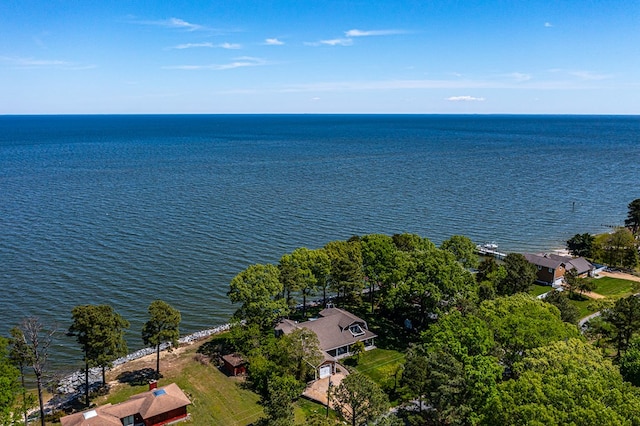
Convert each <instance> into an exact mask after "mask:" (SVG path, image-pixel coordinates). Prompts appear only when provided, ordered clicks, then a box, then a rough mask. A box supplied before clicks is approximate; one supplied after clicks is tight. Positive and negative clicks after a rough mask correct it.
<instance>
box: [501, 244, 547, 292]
mask: <svg viewBox="0 0 640 426" xmlns="http://www.w3.org/2000/svg"><path fill="white" fill-rule="evenodd" d="M504 268H505V270H506V276H505V277H504V278H503V279H501V280H500V281H499V282H498V287H497V290H498V294H500V295H504V296H508V295H511V294H516V293H521V292H522V293H526V292H527V291H528V290H529V289H530V288H531V286H532V285H533V283H534V282H535V280H536V275H537V272H536V267H535V266H534V265H533V264H532V263H529V261H528V260H527V259H526V258H525V257H524V256H523V255H521V254H520V253H509V254H508V255H507V256H506V257H505V258H504Z"/></svg>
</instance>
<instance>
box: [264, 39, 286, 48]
mask: <svg viewBox="0 0 640 426" xmlns="http://www.w3.org/2000/svg"><path fill="white" fill-rule="evenodd" d="M264 44H266V45H267V46H282V45H283V44H284V42H283V41H280V40H278V39H277V38H268V39H265V41H264Z"/></svg>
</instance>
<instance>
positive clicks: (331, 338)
mask: <svg viewBox="0 0 640 426" xmlns="http://www.w3.org/2000/svg"><path fill="white" fill-rule="evenodd" d="M352 325H358V326H360V331H361V333H353V332H352V331H351V330H350V328H349V327H350V326H352ZM295 328H306V329H308V330H311V331H313V332H314V333H315V334H316V336H318V342H319V343H320V349H322V350H323V351H325V352H326V351H330V350H332V349H336V348H340V347H342V346H346V345H350V344H352V343H355V342H357V341H360V340H366V339H371V338H373V337H377V336H376V335H375V334H374V333H372V332H371V331H369V330H368V327H367V323H366V321H365V320H363V319H361V318H358V317H357V316H355V315H353V314H352V313H350V312H347V311H343V310H342V309H338V308H327V309H324V310H322V311H320V318H318V319H315V320H311V321H306V322H302V323H299V324H296V323H294V322H292V321H290V320H284V321H282V322H281V323H280V324H279V325H278V327H276V329H278V330H282V331H283V332H284V333H290V332H291V331H293V330H294V329H295Z"/></svg>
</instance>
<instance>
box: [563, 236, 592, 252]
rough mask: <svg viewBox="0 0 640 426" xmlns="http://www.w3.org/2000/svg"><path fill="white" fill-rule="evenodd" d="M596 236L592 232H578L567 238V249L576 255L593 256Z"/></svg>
mask: <svg viewBox="0 0 640 426" xmlns="http://www.w3.org/2000/svg"><path fill="white" fill-rule="evenodd" d="M595 239H596V238H595V237H594V236H593V235H591V234H589V233H588V232H587V233H584V234H576V235H574V236H573V237H571V238H569V239H568V240H567V249H568V250H569V252H570V253H571V254H572V255H574V256H579V257H592V256H593V253H592V250H593V243H594V241H595Z"/></svg>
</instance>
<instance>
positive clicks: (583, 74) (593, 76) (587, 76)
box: [569, 71, 611, 80]
mask: <svg viewBox="0 0 640 426" xmlns="http://www.w3.org/2000/svg"><path fill="white" fill-rule="evenodd" d="M569 75H572V76H574V77H578V78H579V79H581V80H606V79H609V78H611V75H607V74H597V73H593V72H591V71H570V72H569Z"/></svg>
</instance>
